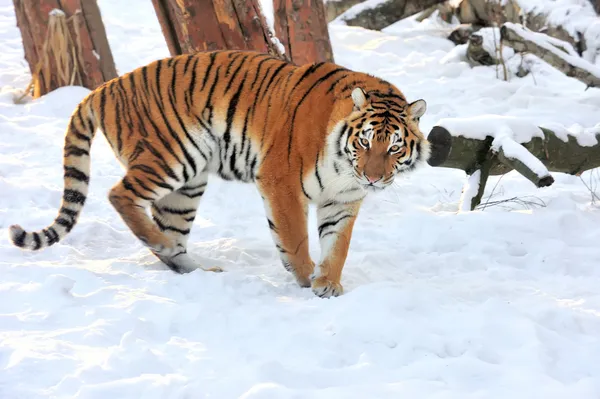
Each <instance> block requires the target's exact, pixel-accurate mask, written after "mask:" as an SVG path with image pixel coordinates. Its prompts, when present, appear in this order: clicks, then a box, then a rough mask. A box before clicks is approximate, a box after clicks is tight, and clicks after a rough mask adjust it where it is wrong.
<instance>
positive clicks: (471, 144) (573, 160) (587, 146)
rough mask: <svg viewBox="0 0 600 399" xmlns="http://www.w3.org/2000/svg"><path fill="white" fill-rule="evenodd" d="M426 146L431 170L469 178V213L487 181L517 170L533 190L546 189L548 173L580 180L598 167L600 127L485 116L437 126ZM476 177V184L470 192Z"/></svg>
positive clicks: (441, 121) (599, 159)
mask: <svg viewBox="0 0 600 399" xmlns="http://www.w3.org/2000/svg"><path fill="white" fill-rule="evenodd" d="M428 140H429V141H430V143H431V148H432V151H431V157H430V159H429V161H428V163H429V165H431V166H437V167H446V168H455V169H461V170H463V171H465V173H467V175H469V176H470V178H469V182H468V184H467V186H466V187H465V190H463V197H464V198H462V200H461V203H463V206H466V205H465V202H467V203H468V202H469V201H470V207H471V209H474V208H475V207H476V206H477V205H478V204H479V202H480V201H481V196H482V195H483V189H484V188H485V180H487V177H488V176H490V175H502V174H505V173H507V172H510V171H511V170H516V171H517V172H519V173H520V174H521V175H523V176H524V177H526V178H527V179H528V180H530V181H531V182H532V183H533V184H535V185H536V187H547V186H550V185H552V183H553V182H554V178H553V177H552V175H551V174H550V172H561V173H567V174H571V175H578V174H581V173H582V172H584V171H586V170H589V169H593V168H597V167H600V124H598V125H597V126H595V127H594V128H591V129H587V130H582V131H575V129H570V130H569V129H567V128H565V127H564V126H561V125H554V124H553V125H544V126H536V124H533V123H531V122H530V121H528V120H524V119H521V118H512V117H503V116H493V115H485V116H481V117H476V118H456V119H443V120H440V121H439V122H438V124H437V125H436V126H435V127H434V128H433V129H432V130H431V132H430V133H429V135H428ZM476 173H478V174H477V177H478V182H479V183H478V185H477V186H476V188H474V187H475V180H477V179H475V174H476ZM467 188H468V190H467ZM465 191H467V193H465Z"/></svg>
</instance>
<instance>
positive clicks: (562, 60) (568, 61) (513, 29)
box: [500, 22, 600, 87]
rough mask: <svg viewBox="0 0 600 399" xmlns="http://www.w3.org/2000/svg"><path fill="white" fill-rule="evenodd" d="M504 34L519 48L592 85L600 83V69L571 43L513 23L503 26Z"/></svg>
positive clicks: (502, 33)
mask: <svg viewBox="0 0 600 399" xmlns="http://www.w3.org/2000/svg"><path fill="white" fill-rule="evenodd" d="M500 36H501V40H502V42H503V43H504V44H506V45H507V46H510V47H512V48H513V49H514V50H515V51H519V52H528V53H531V54H533V55H535V56H537V57H539V58H540V59H542V60H544V61H546V62H547V63H548V64H550V65H552V66H553V67H555V68H556V69H558V70H559V71H561V72H563V73H564V74H565V75H567V76H570V77H573V78H575V79H578V80H580V81H582V82H583V83H585V84H586V85H587V86H588V87H598V86H600V68H598V67H597V66H596V65H594V64H591V63H590V62H588V61H586V60H585V59H583V58H581V57H579V55H578V54H577V52H575V49H573V47H572V46H571V45H570V44H569V43H567V42H564V41H561V40H559V39H556V38H553V37H550V36H547V35H544V34H542V33H536V32H533V31H530V30H528V29H526V28H524V27H523V26H521V25H519V24H513V23H510V22H507V23H505V24H504V25H502V28H500Z"/></svg>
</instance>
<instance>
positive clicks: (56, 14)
mask: <svg viewBox="0 0 600 399" xmlns="http://www.w3.org/2000/svg"><path fill="white" fill-rule="evenodd" d="M48 14H49V15H52V16H54V17H64V16H65V13H64V11H63V10H60V9H58V8H54V9H52V10H51V11H50V12H49V13H48Z"/></svg>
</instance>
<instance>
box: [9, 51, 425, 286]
mask: <svg viewBox="0 0 600 399" xmlns="http://www.w3.org/2000/svg"><path fill="white" fill-rule="evenodd" d="M424 112H425V102H424V101H423V100H418V101H415V102H413V103H408V102H407V101H406V99H405V97H404V95H403V94H402V93H401V92H400V91H399V90H398V89H397V88H396V87H394V86H393V85H391V84H390V83H388V82H386V81H384V80H381V79H378V78H376V77H373V76H370V75H368V74H364V73H358V72H354V71H351V70H348V69H346V68H343V67H340V66H339V65H336V64H333V63H317V64H310V65H303V66H295V65H293V64H290V63H286V62H284V61H281V60H278V59H276V58H273V57H272V56H269V55H266V54H260V53H254V52H243V51H217V52H204V53H198V54H195V55H181V56H178V57H174V58H168V59H164V60H159V61H156V62H153V63H151V64H149V65H147V66H144V67H142V68H139V69H136V70H134V71H133V72H131V73H128V74H125V75H124V76H122V77H119V78H116V79H113V80H111V81H110V82H107V83H106V84H104V85H103V86H101V87H99V88H97V89H96V90H94V91H93V92H92V93H90V94H89V95H88V96H87V97H86V98H85V99H84V100H83V101H82V102H81V103H80V104H79V106H78V107H77V108H76V109H75V111H74V113H73V115H72V117H71V120H70V123H69V126H68V129H67V133H66V137H65V147H64V171H65V172H64V178H65V189H64V195H63V200H62V204H61V208H60V211H59V215H58V217H57V218H56V219H55V221H54V223H53V224H52V225H51V226H49V227H47V228H46V229H43V230H41V231H38V232H26V231H25V230H24V229H23V228H21V227H20V226H18V225H14V226H11V227H10V229H9V232H10V237H11V239H12V241H13V243H14V244H15V245H17V246H19V247H21V248H27V249H31V250H39V249H41V248H44V247H47V246H50V245H52V244H54V243H56V242H58V241H59V240H60V239H62V238H63V237H64V236H66V234H67V233H68V232H69V231H70V230H71V229H72V228H73V226H74V225H75V223H76V222H77V218H78V217H79V214H80V212H81V210H82V208H83V205H84V203H85V200H86V196H87V190H88V184H89V174H90V152H89V151H90V146H91V143H92V140H93V138H94V134H95V131H96V130H97V129H98V128H99V129H101V130H102V132H103V133H104V135H105V136H106V138H107V140H108V142H109V143H110V145H111V147H112V149H113V150H114V152H115V155H116V157H117V158H118V159H119V161H120V162H121V163H122V164H123V166H124V167H125V169H126V174H125V176H124V177H123V179H122V180H121V181H120V182H119V183H117V184H116V185H115V186H114V187H113V188H112V189H111V190H110V193H109V200H110V202H111V203H112V205H113V206H114V207H115V209H116V210H117V211H118V213H119V214H120V215H121V217H122V218H123V220H124V222H125V223H126V224H127V226H128V227H129V228H130V229H131V231H132V232H133V233H134V234H135V235H136V236H137V237H138V238H139V239H140V240H142V241H143V242H144V243H145V244H146V245H147V246H148V247H149V248H150V250H151V251H152V252H153V253H154V254H155V255H156V256H157V257H158V258H159V259H160V260H162V261H163V262H164V263H165V264H166V265H168V266H169V267H170V268H171V269H173V270H174V271H176V272H180V273H183V272H189V271H192V270H195V269H197V268H201V267H200V266H199V265H198V264H197V263H196V262H195V261H194V260H193V259H192V258H191V257H190V256H189V255H188V254H187V252H186V248H187V240H188V237H189V233H190V229H191V227H192V224H193V220H194V217H195V215H196V211H197V208H198V205H199V202H200V198H201V197H202V194H203V193H204V190H205V188H206V185H207V183H208V175H209V174H216V175H218V176H220V177H221V178H223V179H226V180H238V181H244V182H254V183H255V184H256V186H257V187H258V190H259V192H260V193H261V196H262V198H263V199H264V204H265V211H266V216H267V219H268V221H267V222H268V226H269V228H270V229H271V232H272V235H273V239H274V241H275V244H276V247H277V249H278V251H279V252H280V255H281V259H282V262H283V264H284V266H285V267H286V269H288V270H289V271H290V272H292V273H293V274H294V275H295V277H296V279H297V281H298V283H299V284H300V285H301V286H303V287H309V286H312V289H313V291H314V292H315V294H317V295H319V296H322V297H329V296H337V295H339V294H341V293H342V292H343V289H342V286H341V284H340V280H341V274H342V268H343V266H344V263H345V260H346V256H347V253H348V247H349V244H350V238H351V235H352V227H353V225H354V221H355V219H356V216H357V213H358V210H359V208H360V205H361V201H362V199H363V198H364V197H365V195H367V193H368V192H369V191H377V190H381V189H384V188H385V187H388V186H389V185H390V184H391V183H392V182H393V180H394V177H395V176H396V175H397V174H399V173H402V172H406V171H410V170H412V169H414V168H415V166H417V164H419V163H423V162H424V161H426V160H427V158H428V156H429V145H428V142H427V140H426V139H425V138H424V136H423V134H422V133H421V132H420V130H419V127H418V120H419V118H420V117H421V116H422V115H423V113H424ZM310 203H313V204H315V205H316V206H317V217H318V223H319V236H320V243H321V249H322V251H321V253H322V258H321V260H320V262H319V267H318V268H317V270H315V264H314V263H313V261H312V260H311V258H310V256H309V251H308V232H307V220H306V217H307V207H308V205H309V204H310ZM147 210H151V214H152V218H151V217H149V215H148V213H147Z"/></svg>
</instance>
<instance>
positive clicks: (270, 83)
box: [255, 63, 287, 102]
mask: <svg viewBox="0 0 600 399" xmlns="http://www.w3.org/2000/svg"><path fill="white" fill-rule="evenodd" d="M286 65H287V64H286V63H282V64H281V65H280V66H279V68H277V69H276V70H275V72H273V75H272V76H271V79H269V83H267V86H266V87H265V91H264V92H263V94H262V96H261V98H260V101H262V100H263V98H265V95H266V94H267V92H268V91H269V87H271V85H272V84H273V81H274V80H275V77H276V76H277V75H279V72H281V70H282V69H283V68H285V66H286ZM261 85H262V84H261ZM257 94H259V95H260V88H259V89H258V93H257ZM255 102H256V101H255Z"/></svg>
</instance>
